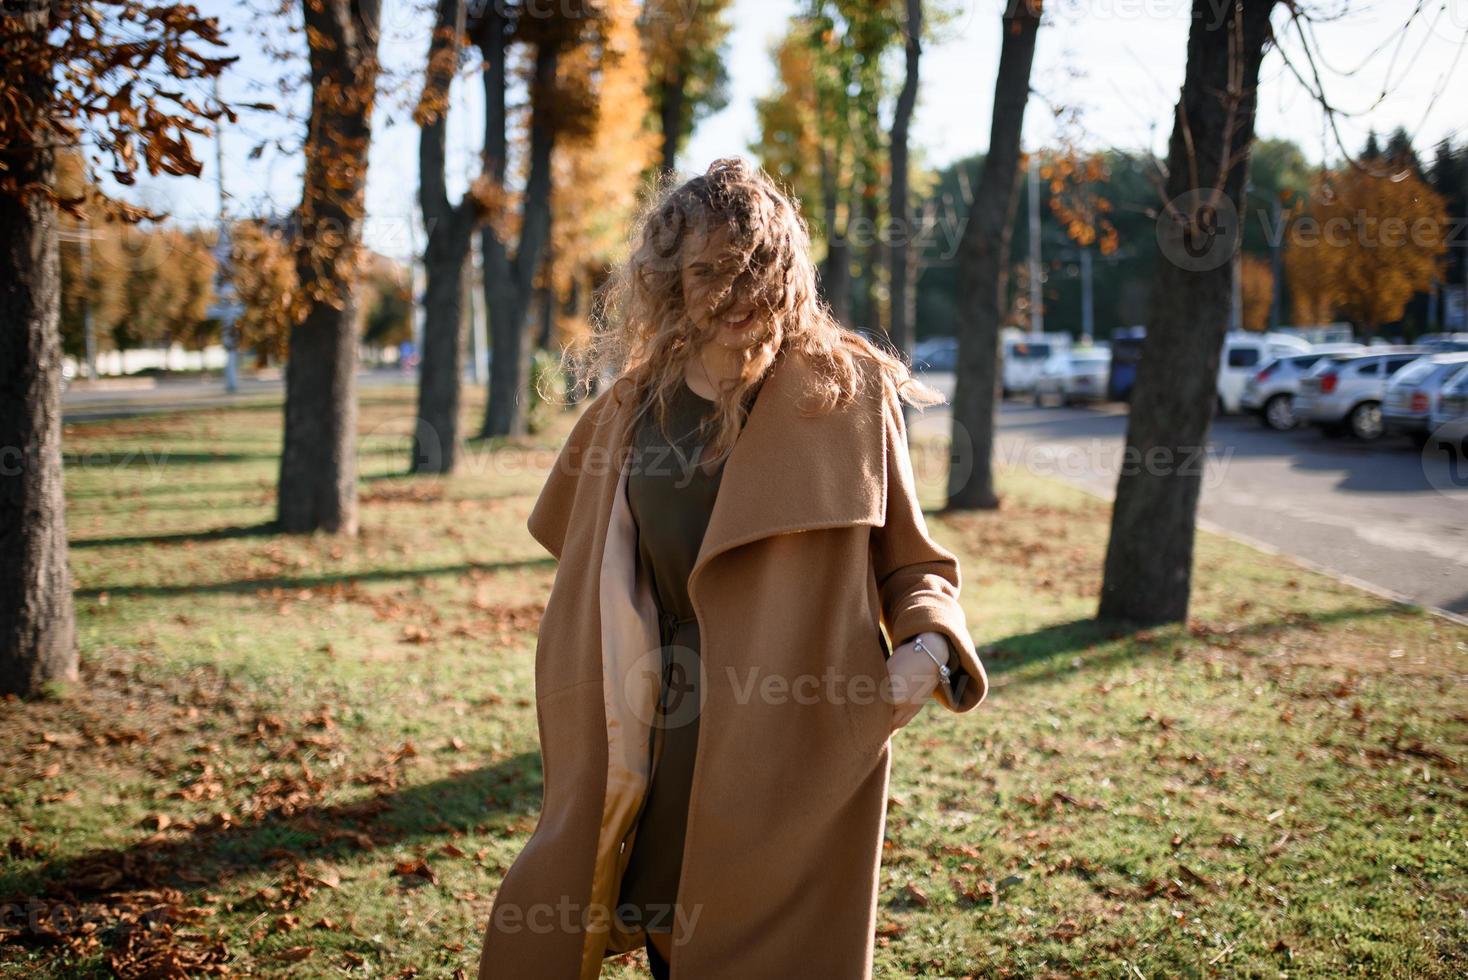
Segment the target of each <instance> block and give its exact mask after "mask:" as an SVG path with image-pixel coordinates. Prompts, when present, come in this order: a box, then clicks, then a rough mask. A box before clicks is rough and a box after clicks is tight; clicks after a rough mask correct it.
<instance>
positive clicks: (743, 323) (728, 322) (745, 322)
mask: <svg viewBox="0 0 1468 980" xmlns="http://www.w3.org/2000/svg"><path fill="white" fill-rule="evenodd" d="M753 322H754V310H750V311H749V312H748V313H746V314H744V315H743V316H741V317H738V318H737V319H736V318H735V317H733V316H730V317H728V318H726V319H725V320H724V326H725V327H727V328H728V329H730V330H741V329H743V328H744V327H747V326H749V325H750V324H751V323H753Z"/></svg>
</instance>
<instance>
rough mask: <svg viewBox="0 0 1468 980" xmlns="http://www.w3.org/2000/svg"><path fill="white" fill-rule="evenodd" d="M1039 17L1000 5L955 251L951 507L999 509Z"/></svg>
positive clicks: (1037, 6)
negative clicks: (1018, 215) (999, 35)
mask: <svg viewBox="0 0 1468 980" xmlns="http://www.w3.org/2000/svg"><path fill="white" fill-rule="evenodd" d="M1041 14H1042V10H1041V3H1040V0H1012V2H1010V3H1007V4H1006V8H1005V12H1004V15H1003V41H1002V42H1001V47H1000V52H999V73H998V77H997V78H996V80H995V82H994V112H993V116H992V120H991V124H990V129H989V152H988V154H987V155H986V156H985V157H984V170H983V173H982V175H981V176H980V177H979V183H978V186H977V187H976V188H975V189H974V195H973V203H972V204H971V205H970V206H969V212H968V219H967V223H966V224H965V226H964V231H963V239H962V241H961V243H960V245H959V252H958V277H959V278H958V296H959V301H958V323H957V324H956V327H957V334H958V370H957V385H956V388H955V390H954V396H953V436H952V444H953V446H954V454H953V465H952V466H951V467H950V469H949V472H948V506H949V507H951V508H957V509H973V508H993V507H997V506H999V496H998V494H997V493H996V492H995V488H994V462H993V459H994V411H995V404H996V401H997V400H998V397H999V385H1000V378H999V326H1000V324H1001V322H1002V321H1003V319H1004V315H1005V309H1006V306H1007V295H1008V268H1009V240H1010V236H1011V233H1012V230H1013V228H1014V215H1015V209H1016V207H1017V206H1018V204H1019V182H1020V178H1021V176H1022V175H1023V171H1022V170H1021V169H1020V159H1021V152H1020V142H1021V135H1022V132H1023V128H1024V117H1025V107H1026V105H1027V104H1028V103H1029V95H1030V69H1031V68H1032V66H1033V65H1034V60H1035V40H1036V36H1037V35H1038V33H1039V29H1040V18H1041ZM964 454H968V457H969V458H964Z"/></svg>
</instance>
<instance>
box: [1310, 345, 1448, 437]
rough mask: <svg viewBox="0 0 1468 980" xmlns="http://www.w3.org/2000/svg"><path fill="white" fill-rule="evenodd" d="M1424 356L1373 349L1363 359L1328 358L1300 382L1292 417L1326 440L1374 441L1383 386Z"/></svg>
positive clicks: (1404, 349) (1379, 426)
mask: <svg viewBox="0 0 1468 980" xmlns="http://www.w3.org/2000/svg"><path fill="white" fill-rule="evenodd" d="M1423 353H1424V352H1423V351H1422V350H1421V349H1420V348H1417V347H1394V348H1389V349H1383V348H1380V347H1375V348H1372V349H1371V350H1370V351H1369V352H1367V353H1364V354H1331V355H1327V356H1326V357H1324V358H1322V359H1321V360H1320V362H1319V363H1318V364H1316V365H1315V367H1314V368H1312V369H1311V371H1310V373H1309V374H1307V375H1305V377H1303V378H1301V379H1300V390H1299V393H1298V394H1296V395H1295V414H1296V415H1297V416H1299V418H1300V419H1301V420H1302V421H1305V422H1309V423H1310V424H1312V425H1315V426H1317V427H1319V428H1320V429H1321V431H1323V432H1325V433H1326V434H1327V435H1334V434H1337V433H1339V432H1341V431H1343V430H1346V429H1349V430H1350V432H1351V434H1352V435H1354V436H1355V437H1356V438H1358V439H1363V440H1368V441H1369V440H1372V439H1379V438H1380V437H1381V435H1382V433H1383V432H1384V431H1385V426H1384V424H1383V422H1382V417H1381V399H1382V396H1383V395H1384V394H1385V392H1386V383H1387V380H1388V379H1389V378H1391V376H1392V375H1394V374H1396V373H1397V372H1398V371H1400V370H1401V369H1402V368H1404V367H1406V366H1407V365H1408V364H1411V363H1412V362H1413V361H1415V360H1417V359H1418V358H1419V357H1421V356H1422V355H1423Z"/></svg>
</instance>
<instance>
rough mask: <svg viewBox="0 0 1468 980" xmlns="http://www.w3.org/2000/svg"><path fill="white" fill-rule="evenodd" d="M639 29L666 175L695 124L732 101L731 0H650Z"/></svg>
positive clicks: (659, 156) (651, 106) (660, 165)
mask: <svg viewBox="0 0 1468 980" xmlns="http://www.w3.org/2000/svg"><path fill="white" fill-rule="evenodd" d="M613 6H616V5H613ZM623 6H627V5H623ZM639 27H640V33H641V37H642V47H643V58H644V60H645V63H646V65H647V81H646V92H647V98H648V100H649V102H650V103H651V104H650V106H649V108H650V109H651V111H652V112H653V113H655V114H656V117H657V123H658V132H659V134H660V135H661V145H660V153H659V155H658V166H659V168H660V169H661V170H662V171H663V172H664V173H667V172H670V171H672V170H673V169H675V167H676V166H677V158H678V150H679V149H680V148H681V147H682V146H683V144H684V142H685V141H687V139H688V136H689V134H690V133H692V132H693V127H694V126H695V125H696V124H697V122H698V121H699V120H700V119H702V118H703V117H705V116H707V115H710V114H712V113H715V112H718V111H719V110H720V109H722V108H724V106H725V105H727V104H728V101H729V93H728V85H729V71H728V68H727V67H726V66H725V63H724V59H725V57H726V55H727V53H728V52H727V46H726V44H725V41H726V39H727V37H728V35H729V0H646V2H645V3H644V4H643V5H642V17H641V20H640V24H639Z"/></svg>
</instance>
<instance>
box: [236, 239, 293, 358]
mask: <svg viewBox="0 0 1468 980" xmlns="http://www.w3.org/2000/svg"><path fill="white" fill-rule="evenodd" d="M229 243H230V262H229V276H230V282H231V283H232V285H233V286H234V291H235V296H236V298H237V299H238V300H239V303H240V306H241V307H242V310H243V312H241V314H240V317H239V319H238V320H236V321H235V329H236V330H237V331H238V332H239V344H240V348H241V349H242V350H253V351H254V352H255V360H256V363H257V364H260V365H264V364H266V363H267V362H268V361H269V360H270V359H271V358H274V359H275V360H278V361H281V360H284V359H285V357H286V354H287V352H288V350H289V347H290V331H291V326H292V324H293V323H294V311H295V309H296V306H297V300H296V293H297V289H298V280H297V271H296V263H295V255H294V252H293V250H292V247H291V243H290V241H289V240H288V239H287V238H286V235H285V229H283V228H281V227H279V226H278V225H275V224H272V223H270V222H268V221H264V220H260V219H247V220H242V221H236V222H234V223H233V224H232V225H231V226H230V230H229Z"/></svg>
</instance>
